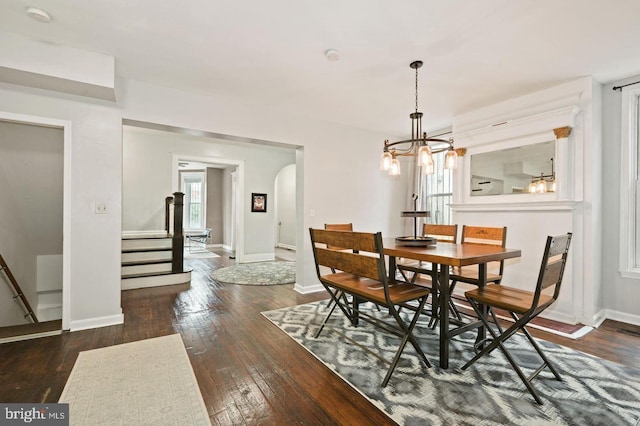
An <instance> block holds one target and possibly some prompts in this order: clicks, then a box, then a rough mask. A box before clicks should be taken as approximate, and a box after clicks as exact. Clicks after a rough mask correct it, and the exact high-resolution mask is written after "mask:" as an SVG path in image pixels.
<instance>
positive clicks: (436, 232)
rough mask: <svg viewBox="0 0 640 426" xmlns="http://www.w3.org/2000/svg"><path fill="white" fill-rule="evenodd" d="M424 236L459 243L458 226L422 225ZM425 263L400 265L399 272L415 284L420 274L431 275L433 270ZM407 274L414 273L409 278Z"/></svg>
mask: <svg viewBox="0 0 640 426" xmlns="http://www.w3.org/2000/svg"><path fill="white" fill-rule="evenodd" d="M422 235H423V236H425V237H433V238H435V239H436V241H439V242H447V243H454V244H455V243H457V242H458V225H457V224H456V225H438V224H432V223H425V224H424V225H422ZM422 263H423V262H411V263H402V262H400V263H398V266H397V268H398V271H399V272H400V273H401V274H402V277H403V278H404V279H405V280H406V281H409V282H415V280H416V279H417V277H418V275H419V274H427V275H431V269H430V268H428V267H424V266H423V265H422ZM406 272H413V275H412V276H411V277H407V275H406Z"/></svg>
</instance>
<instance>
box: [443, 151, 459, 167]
mask: <svg viewBox="0 0 640 426" xmlns="http://www.w3.org/2000/svg"><path fill="white" fill-rule="evenodd" d="M457 167H458V153H457V152H456V151H455V150H454V149H453V147H451V148H449V150H448V151H447V153H446V154H445V156H444V168H445V169H448V170H450V169H455V168H457Z"/></svg>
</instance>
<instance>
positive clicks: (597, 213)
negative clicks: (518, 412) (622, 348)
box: [453, 77, 606, 325]
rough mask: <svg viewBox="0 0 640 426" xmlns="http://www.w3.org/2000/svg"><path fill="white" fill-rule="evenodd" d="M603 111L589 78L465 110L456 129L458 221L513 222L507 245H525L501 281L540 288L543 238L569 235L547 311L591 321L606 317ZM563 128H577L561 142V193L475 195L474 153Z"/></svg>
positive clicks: (538, 138) (595, 86)
mask: <svg viewBox="0 0 640 426" xmlns="http://www.w3.org/2000/svg"><path fill="white" fill-rule="evenodd" d="M600 111H601V102H600V84H599V83H597V82H595V81H594V80H593V79H591V78H588V77H585V78H582V79H578V80H575V81H572V82H569V83H566V84H563V85H559V86H556V87H553V88H550V89H547V90H543V91H539V92H535V93H532V94H530V95H527V96H522V97H519V98H515V99H511V100H508V101H504V102H501V103H498V104H495V105H490V106H487V107H484V108H480V109H478V110H476V111H471V112H469V113H466V114H462V115H460V116H458V117H456V118H455V119H454V127H453V130H454V135H455V138H456V146H458V147H466V148H468V151H467V155H466V156H465V158H464V159H463V160H462V161H461V167H460V168H459V170H457V171H456V174H455V180H456V188H455V191H454V207H453V208H454V212H455V213H454V219H455V222H457V223H458V224H460V225H462V224H469V225H480V226H507V227H508V231H507V246H508V247H512V248H518V249H521V250H522V257H521V258H520V259H519V260H517V261H511V262H509V266H507V267H506V269H505V279H504V281H503V282H504V283H505V284H508V285H513V286H515V287H520V288H531V287H532V286H534V285H535V282H536V279H537V274H538V271H539V265H540V259H541V256H542V250H543V247H544V241H545V238H546V236H547V235H557V234H562V233H566V232H572V233H573V240H572V244H571V249H570V252H569V256H570V261H569V263H568V265H567V269H566V271H565V278H564V281H563V285H562V291H561V293H560V297H559V300H558V302H557V303H556V304H555V305H554V306H553V307H552V308H551V309H549V310H548V311H546V312H545V316H548V317H551V318H553V319H557V320H561V321H565V322H570V323H573V322H580V323H583V324H587V325H597V324H599V323H600V322H601V321H602V320H603V319H604V314H605V312H604V305H603V301H602V297H601V294H602V291H603V288H606V287H603V286H606V283H603V281H602V280H601V270H602V252H603V250H605V248H603V246H602V244H601V232H602V231H601V230H602V222H603V221H602V215H601V212H602V205H601V178H602V176H601V174H602V171H601V164H600V158H601V144H602V142H601V137H600V123H601V118H600ZM495 123H502V124H501V125H499V126H494V125H493V124H495ZM564 126H570V127H572V132H571V136H570V137H569V139H568V140H558V142H557V143H556V156H555V160H556V166H557V168H556V171H557V181H558V191H557V192H556V193H548V194H516V195H494V196H488V197H473V198H471V196H470V193H469V192H470V184H469V181H470V179H469V173H468V169H469V157H470V156H471V155H473V154H475V153H482V152H487V151H494V150H499V149H504V148H509V147H515V146H520V145H526V144H531V143H539V142H544V141H548V140H553V139H555V135H554V133H553V129H555V128H559V127H564Z"/></svg>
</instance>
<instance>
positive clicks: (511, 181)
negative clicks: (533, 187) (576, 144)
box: [470, 140, 556, 197]
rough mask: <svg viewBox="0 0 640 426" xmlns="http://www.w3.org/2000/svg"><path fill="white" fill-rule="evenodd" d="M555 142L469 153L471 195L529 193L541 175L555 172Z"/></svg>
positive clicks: (549, 174)
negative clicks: (531, 185)
mask: <svg viewBox="0 0 640 426" xmlns="http://www.w3.org/2000/svg"><path fill="white" fill-rule="evenodd" d="M555 153H556V141H555V140H552V141H548V142H542V143H536V144H531V145H523V146H519V147H515V148H508V149H502V150H498V151H491V152H485V153H481V154H474V155H471V159H470V161H471V165H470V167H471V196H475V197H477V196H488V195H509V194H522V193H528V192H529V185H530V184H531V182H532V181H535V180H536V178H537V179H538V180H539V179H540V177H541V175H542V176H544V177H545V178H547V177H549V178H550V177H551V176H552V175H553V174H554V164H553V163H554V158H555Z"/></svg>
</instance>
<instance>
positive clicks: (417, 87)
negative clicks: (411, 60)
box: [416, 67, 418, 112]
mask: <svg viewBox="0 0 640 426" xmlns="http://www.w3.org/2000/svg"><path fill="white" fill-rule="evenodd" d="M416 112H418V68H417V67H416Z"/></svg>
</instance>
